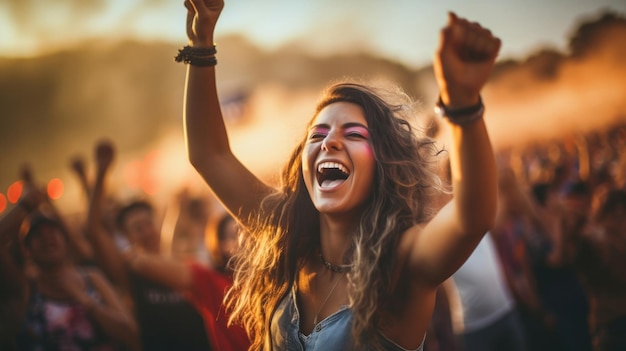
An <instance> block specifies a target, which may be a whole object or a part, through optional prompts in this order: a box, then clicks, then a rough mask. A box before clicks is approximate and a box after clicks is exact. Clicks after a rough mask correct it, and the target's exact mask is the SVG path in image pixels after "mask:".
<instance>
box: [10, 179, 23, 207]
mask: <svg viewBox="0 0 626 351" xmlns="http://www.w3.org/2000/svg"><path fill="white" fill-rule="evenodd" d="M23 188H24V183H23V182H22V181H21V180H18V181H17V182H15V183H13V184H11V185H9V189H7V198H8V199H9V202H10V203H12V204H14V203H17V200H19V199H20V196H22V190H23Z"/></svg>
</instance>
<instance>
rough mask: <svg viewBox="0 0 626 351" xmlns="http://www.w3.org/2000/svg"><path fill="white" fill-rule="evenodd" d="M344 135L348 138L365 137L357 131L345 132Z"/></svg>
mask: <svg viewBox="0 0 626 351" xmlns="http://www.w3.org/2000/svg"><path fill="white" fill-rule="evenodd" d="M346 136H347V137H349V138H358V139H367V137H366V136H365V135H363V134H361V133H357V132H350V133H346Z"/></svg>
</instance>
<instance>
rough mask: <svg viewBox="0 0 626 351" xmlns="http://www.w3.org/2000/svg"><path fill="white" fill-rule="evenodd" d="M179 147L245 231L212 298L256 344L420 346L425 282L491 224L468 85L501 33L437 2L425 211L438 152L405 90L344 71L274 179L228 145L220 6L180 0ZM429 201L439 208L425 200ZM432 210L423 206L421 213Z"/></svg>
mask: <svg viewBox="0 0 626 351" xmlns="http://www.w3.org/2000/svg"><path fill="white" fill-rule="evenodd" d="M185 5H186V7H187V9H188V17H187V20H188V21H187V35H188V37H189V42H190V45H189V46H187V47H185V48H183V49H181V51H180V52H179V56H177V60H178V61H183V62H186V63H189V68H188V71H187V87H186V94H185V131H186V142H187V148H188V156H189V158H190V161H191V163H192V165H193V166H194V167H195V168H196V170H197V171H198V172H199V173H200V175H201V176H202V177H203V178H204V179H205V181H206V182H207V183H208V185H209V186H210V188H211V190H212V191H213V192H214V193H215V195H216V196H217V197H218V199H219V200H220V201H221V202H222V203H223V204H224V206H225V207H226V208H227V210H228V211H229V212H230V213H231V214H232V215H233V216H234V217H235V218H236V219H237V220H238V222H240V223H241V224H242V225H243V227H244V233H246V234H245V235H243V237H242V241H241V247H240V249H239V250H238V251H237V253H236V254H235V256H234V258H233V260H234V261H233V262H234V276H235V280H234V284H233V287H232V288H231V289H230V290H229V292H228V294H227V297H226V303H227V304H228V306H229V308H230V311H232V318H233V321H235V322H237V323H240V324H242V325H243V326H244V327H245V329H246V330H247V332H248V335H249V336H250V338H251V342H252V345H251V349H254V350H259V349H265V350H302V349H304V350H331V351H332V350H349V349H355V350H364V349H386V350H405V349H411V350H416V349H417V350H419V349H422V348H423V340H424V335H425V333H426V330H427V328H428V325H429V323H430V320H431V313H432V311H433V308H434V304H435V296H436V292H437V289H438V288H439V285H440V284H441V283H442V282H443V281H445V280H446V279H447V278H448V277H449V276H450V275H452V273H454V272H455V271H456V270H457V269H458V268H459V267H460V266H461V265H462V264H463V262H464V261H465V259H467V257H469V255H470V254H471V252H472V251H473V250H474V248H475V247H476V245H477V244H478V243H479V242H480V240H481V238H482V237H483V235H484V234H485V233H486V232H487V231H488V230H489V229H490V228H491V226H492V224H493V221H494V217H495V213H496V202H497V196H496V193H497V185H496V177H497V176H496V167H495V159H494V155H493V151H492V148H491V144H490V141H489V137H488V135H487V132H486V128H485V123H484V121H483V119H482V115H483V111H484V106H483V104H482V100H481V98H480V91H481V89H482V87H483V85H484V84H485V83H486V81H487V79H488V78H489V75H490V73H491V71H492V68H493V65H494V63H495V59H496V56H497V53H498V51H499V48H500V40H499V39H498V38H496V37H494V36H493V35H492V34H491V32H490V31H489V30H487V29H485V28H483V27H482V26H480V25H479V24H477V23H472V22H469V21H467V20H465V19H463V18H459V17H457V16H456V15H455V14H453V13H450V14H449V20H448V23H447V24H446V25H445V27H444V28H443V29H442V31H441V36H440V43H439V48H438V49H437V54H436V55H435V64H434V68H435V74H436V77H437V81H438V83H439V87H440V93H441V96H440V101H439V103H438V107H439V108H438V111H439V112H440V114H441V115H442V116H443V117H444V119H445V121H447V124H446V125H447V127H448V128H449V130H450V133H451V135H452V141H451V145H450V147H449V149H448V154H449V157H450V162H451V174H452V183H453V191H454V197H453V199H452V200H451V201H450V202H448V203H447V204H446V205H445V206H444V207H443V208H442V209H440V210H439V209H435V208H432V207H431V206H433V202H432V200H431V199H432V197H434V196H436V195H437V194H438V188H439V187H438V185H440V184H441V180H440V178H439V177H438V175H437V173H436V172H434V171H433V170H432V169H431V166H432V165H433V163H435V162H434V159H433V157H434V155H435V154H436V153H437V152H438V151H439V150H437V147H436V146H435V144H434V142H433V140H432V139H429V138H426V137H424V136H422V135H419V134H418V133H417V131H416V130H415V129H414V128H412V127H411V123H410V122H409V121H407V119H406V118H410V116H411V115H412V113H413V112H412V111H411V110H410V109H409V108H408V107H410V106H411V102H410V101H408V100H405V101H403V102H399V101H398V100H394V99H395V98H408V97H407V96H406V95H405V94H401V93H399V92H398V91H395V93H396V94H395V96H394V95H387V94H386V93H384V92H383V91H382V90H381V89H379V87H378V86H370V85H365V84H360V83H357V82H352V81H345V82H339V83H336V84H331V85H330V86H329V87H328V89H327V90H325V92H324V95H323V96H322V98H321V100H320V102H319V104H318V106H317V108H316V109H315V111H314V114H313V117H312V120H311V121H310V123H309V124H308V126H307V129H306V133H305V134H306V135H305V137H304V138H303V139H301V142H300V143H299V144H298V145H297V147H296V149H295V150H294V152H293V153H292V155H291V158H290V159H289V161H288V164H287V167H286V169H285V171H284V173H283V178H282V181H283V182H282V185H281V187H280V188H279V189H276V188H273V187H271V186H269V185H267V184H266V183H264V182H263V181H261V180H260V179H259V178H257V177H256V176H255V175H253V174H252V173H251V172H250V171H249V170H248V169H247V168H246V167H245V166H244V165H243V164H241V163H240V162H239V160H237V158H236V157H235V156H234V155H233V153H232V152H231V148H230V145H229V141H228V135H227V133H226V129H225V125H224V121H223V119H222V113H221V110H220V105H219V100H218V97H217V87H216V79H215V78H216V77H215V72H216V70H215V65H216V63H217V60H216V58H215V52H216V51H215V47H214V44H213V39H214V29H215V25H216V23H217V19H218V17H219V14H220V12H221V10H222V8H223V5H224V4H223V2H222V1H219V0H190V1H185ZM437 210H439V211H437ZM435 212H436V214H434V213H435Z"/></svg>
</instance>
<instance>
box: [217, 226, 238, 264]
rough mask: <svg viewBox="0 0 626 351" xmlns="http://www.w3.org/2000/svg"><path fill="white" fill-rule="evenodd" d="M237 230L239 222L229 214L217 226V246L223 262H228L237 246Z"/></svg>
mask: <svg viewBox="0 0 626 351" xmlns="http://www.w3.org/2000/svg"><path fill="white" fill-rule="evenodd" d="M239 230H240V227H239V224H238V223H237V222H236V221H235V220H234V219H233V218H232V217H230V216H229V217H227V218H226V219H224V223H221V224H220V226H219V229H218V233H217V235H218V248H219V253H220V256H221V257H222V261H223V262H224V263H226V262H228V260H229V259H230V258H231V257H232V256H233V254H234V253H235V251H237V249H238V248H239Z"/></svg>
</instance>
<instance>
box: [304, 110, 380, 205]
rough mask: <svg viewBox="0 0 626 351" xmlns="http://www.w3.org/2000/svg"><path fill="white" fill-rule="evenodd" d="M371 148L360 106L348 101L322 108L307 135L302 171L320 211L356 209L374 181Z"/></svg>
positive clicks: (367, 195)
mask: <svg viewBox="0 0 626 351" xmlns="http://www.w3.org/2000/svg"><path fill="white" fill-rule="evenodd" d="M374 167H375V159H374V151H373V149H372V145H371V142H370V135H369V132H368V124H367V121H366V119H365V116H364V114H363V109H362V108H361V107H360V106H359V105H356V104H353V103H349V102H336V103H333V104H330V105H328V106H326V107H324V108H323V109H322V110H321V111H320V113H319V114H318V115H317V116H316V118H315V120H314V121H313V123H312V126H311V128H310V129H309V131H308V134H307V140H306V143H305V146H304V150H303V153H302V173H303V175H304V182H305V184H306V187H307V190H308V192H309V195H310V196H311V200H312V201H313V204H314V205H315V208H317V210H318V211H320V212H321V213H334V214H336V213H346V212H352V211H354V210H355V209H359V208H360V207H361V205H363V203H364V202H365V200H366V199H367V198H368V197H369V196H370V193H371V191H372V185H373V181H374Z"/></svg>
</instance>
